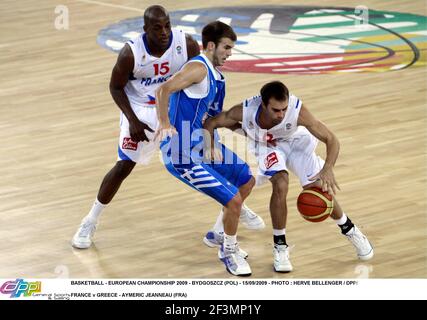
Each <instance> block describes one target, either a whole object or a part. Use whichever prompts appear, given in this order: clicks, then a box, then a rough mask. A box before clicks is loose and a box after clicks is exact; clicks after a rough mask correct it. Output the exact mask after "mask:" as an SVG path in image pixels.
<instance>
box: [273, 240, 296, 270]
mask: <svg viewBox="0 0 427 320" xmlns="http://www.w3.org/2000/svg"><path fill="white" fill-rule="evenodd" d="M273 257H274V264H273V265H274V271H276V272H291V271H292V269H293V268H292V264H291V261H290V260H289V247H288V246H287V245H286V244H284V245H278V244H275V245H274V246H273Z"/></svg>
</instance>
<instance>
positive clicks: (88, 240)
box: [71, 217, 96, 249]
mask: <svg viewBox="0 0 427 320" xmlns="http://www.w3.org/2000/svg"><path fill="white" fill-rule="evenodd" d="M95 230H96V222H94V221H92V220H90V219H88V218H87V217H84V218H83V220H82V222H81V224H80V227H79V229H78V230H77V232H76V233H75V234H74V237H73V239H72V240H71V245H72V246H73V247H75V248H78V249H87V248H89V247H90V246H91V244H92V237H93V235H94V233H95Z"/></svg>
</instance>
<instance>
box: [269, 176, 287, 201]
mask: <svg viewBox="0 0 427 320" xmlns="http://www.w3.org/2000/svg"><path fill="white" fill-rule="evenodd" d="M271 183H272V184H273V192H274V193H279V194H281V195H284V196H286V195H287V193H288V186H289V176H288V174H287V173H286V172H285V171H281V172H278V173H276V174H275V175H274V176H273V177H272V178H271Z"/></svg>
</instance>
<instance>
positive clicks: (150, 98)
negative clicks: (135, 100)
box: [145, 94, 156, 105]
mask: <svg viewBox="0 0 427 320" xmlns="http://www.w3.org/2000/svg"><path fill="white" fill-rule="evenodd" d="M147 98H148V100H147V101H145V103H146V104H149V105H155V104H156V98H155V97H153V96H150V95H149V94H147Z"/></svg>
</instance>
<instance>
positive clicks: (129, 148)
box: [71, 108, 157, 249]
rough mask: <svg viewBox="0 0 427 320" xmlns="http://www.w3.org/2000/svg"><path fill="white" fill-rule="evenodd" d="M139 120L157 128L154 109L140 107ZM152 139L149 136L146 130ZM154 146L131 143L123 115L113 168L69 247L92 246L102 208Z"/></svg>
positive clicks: (85, 247)
mask: <svg viewBox="0 0 427 320" xmlns="http://www.w3.org/2000/svg"><path fill="white" fill-rule="evenodd" d="M137 116H138V119H140V120H141V121H144V122H146V123H147V124H149V126H150V127H154V128H155V125H156V123H157V122H156V121H157V120H156V119H157V118H156V111H155V109H154V108H143V109H141V110H140V111H139V112H138V114H137ZM146 133H147V136H148V137H149V138H150V139H151V138H152V134H151V135H149V132H148V131H146ZM155 150H157V145H156V143H154V142H138V143H136V142H134V141H132V139H131V138H130V133H129V122H128V121H127V119H126V117H125V116H124V115H123V114H122V115H121V118H120V137H119V146H118V157H117V162H116V164H115V165H114V167H113V168H112V169H111V170H110V171H109V172H108V173H107V174H106V175H105V177H104V179H103V180H102V183H101V186H100V188H99V191H98V195H97V198H96V199H95V201H94V203H93V205H92V208H91V210H90V211H89V213H88V214H87V215H86V216H85V217H84V218H83V220H82V221H81V223H80V227H79V228H78V230H77V232H76V233H75V234H74V236H73V239H72V241H71V244H72V245H73V247H75V248H79V249H87V248H89V247H90V245H91V244H92V238H93V236H94V233H95V230H96V227H97V223H98V220H99V218H100V216H101V213H102V212H103V210H104V209H105V207H106V206H107V205H108V204H109V203H110V202H111V200H112V199H113V198H114V196H115V194H116V193H117V191H118V190H119V188H120V186H121V184H122V182H123V181H124V180H125V179H126V178H127V177H128V176H129V174H130V173H131V172H132V170H133V168H134V167H135V164H136V163H141V164H146V163H148V162H149V161H150V160H151V158H152V156H153V154H154V152H155Z"/></svg>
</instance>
